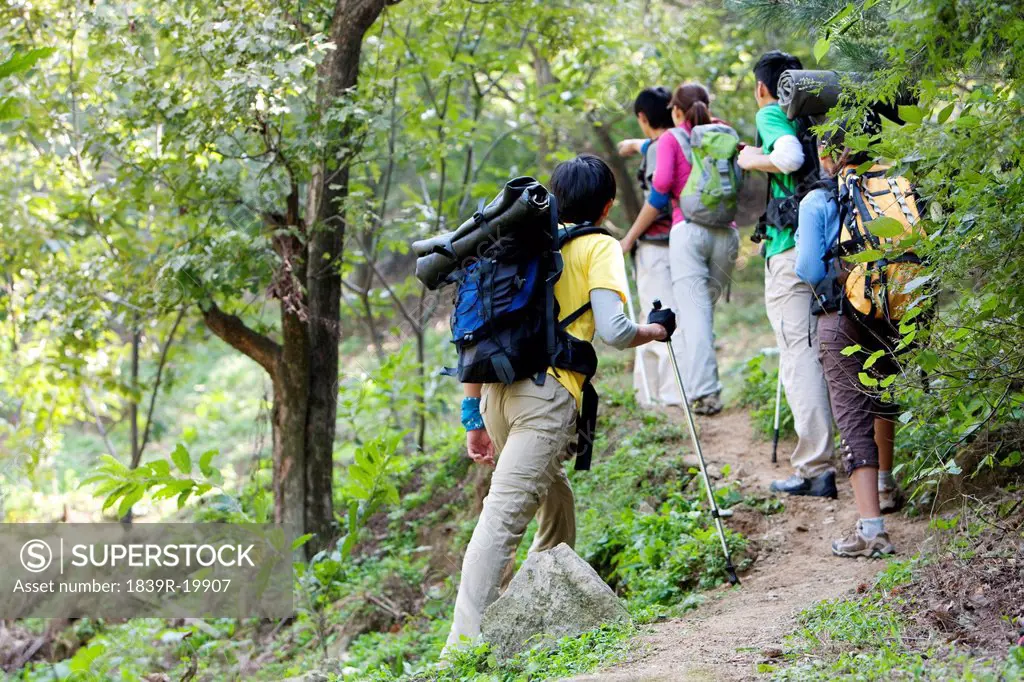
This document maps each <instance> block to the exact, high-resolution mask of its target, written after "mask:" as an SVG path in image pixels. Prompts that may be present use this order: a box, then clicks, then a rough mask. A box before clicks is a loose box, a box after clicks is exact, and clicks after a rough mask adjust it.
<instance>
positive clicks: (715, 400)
mask: <svg viewBox="0 0 1024 682" xmlns="http://www.w3.org/2000/svg"><path fill="white" fill-rule="evenodd" d="M724 407H725V405H724V404H723V403H722V398H721V396H720V395H719V394H718V393H710V394H708V395H706V396H704V397H703V398H697V399H696V400H694V401H693V402H692V403H690V408H691V409H692V410H693V413H694V414H700V415H704V416H706V417H710V416H711V415H713V414H718V413H719V412H721V411H722V408H724Z"/></svg>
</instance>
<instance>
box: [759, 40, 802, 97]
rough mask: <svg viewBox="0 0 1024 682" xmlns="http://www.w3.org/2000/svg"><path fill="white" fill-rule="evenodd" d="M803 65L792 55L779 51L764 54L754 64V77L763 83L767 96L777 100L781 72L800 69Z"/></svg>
mask: <svg viewBox="0 0 1024 682" xmlns="http://www.w3.org/2000/svg"><path fill="white" fill-rule="evenodd" d="M802 68H804V65H803V64H802V63H800V60H799V59H797V58H796V57H794V56H793V55H791V54H789V53H787V52H782V51H780V50H772V51H771V52H765V53H764V54H763V55H761V58H760V59H758V60H757V64H754V77H755V78H757V80H759V81H761V82H762V83H764V85H765V87H766V88H768V92H769V94H771V96H772V97H774V98H776V99H778V97H779V77H780V76H781V75H782V72H783V71H788V70H790V69H802Z"/></svg>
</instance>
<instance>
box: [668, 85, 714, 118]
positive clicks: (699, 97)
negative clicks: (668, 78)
mask: <svg viewBox="0 0 1024 682" xmlns="http://www.w3.org/2000/svg"><path fill="white" fill-rule="evenodd" d="M670 106H672V107H676V108H678V109H679V110H680V111H682V112H683V117H684V118H685V120H686V122H687V123H689V124H690V127H693V126H702V125H707V124H708V123H711V97H710V95H708V90H707V88H705V87H704V86H703V85H701V84H700V83H683V84H682V85H680V86H679V87H678V88H676V91H675V92H674V93H673V94H672V102H671V103H670Z"/></svg>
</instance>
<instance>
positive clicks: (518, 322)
mask: <svg viewBox="0 0 1024 682" xmlns="http://www.w3.org/2000/svg"><path fill="white" fill-rule="evenodd" d="M512 183H518V184H519V185H520V186H521V185H522V179H517V180H514V181H512V182H511V183H509V184H510V185H511V184H512ZM533 183H534V185H532V186H531V187H530V189H529V191H530V192H531V193H532V197H533V200H534V201H536V198H537V194H538V192H539V191H541V190H542V191H543V193H544V195H546V210H544V211H543V212H541V213H539V214H537V215H534V216H533V217H531V218H529V219H526V220H525V222H524V224H519V225H514V226H511V229H510V226H509V225H505V226H504V230H503V235H502V237H501V238H500V239H497V240H490V241H488V242H487V243H486V244H485V245H484V246H483V248H478V249H477V252H478V253H479V255H478V256H473V257H470V258H467V259H465V260H464V261H462V262H461V263H460V264H459V267H458V268H457V269H456V270H454V271H453V272H452V273H451V274H450V275H448V278H447V282H449V283H454V284H456V290H455V300H454V307H453V310H452V314H451V331H452V343H453V344H454V345H455V348H456V349H457V350H458V353H459V362H458V365H457V366H456V367H455V368H449V369H446V370H445V372H444V373H446V374H449V375H454V376H457V377H458V378H459V381H462V382H463V383H499V382H500V383H503V384H511V383H514V382H516V381H521V380H523V379H530V380H532V381H534V382H536V383H537V385H539V386H540V385H543V384H544V382H545V381H546V380H547V369H548V367H554V368H555V370H556V371H557V370H559V369H565V370H569V371H574V372H578V373H580V374H582V375H583V376H584V377H586V381H585V382H584V385H583V401H582V407H581V411H580V414H579V416H578V418H577V433H578V436H579V437H578V439H577V445H576V451H575V455H576V464H575V467H576V469H589V468H590V459H591V454H592V451H593V438H594V426H595V423H596V420H597V392H596V391H595V390H594V387H593V385H592V383H591V378H592V377H593V376H594V373H595V372H596V371H597V353H596V352H595V350H594V347H593V346H592V345H591V344H590V343H589V342H586V341H583V340H582V339H577V338H575V337H573V336H572V335H570V334H569V333H568V332H566V328H567V327H568V326H569V325H570V324H572V323H573V322H575V321H576V320H577V319H579V317H580V316H582V315H583V314H584V313H586V312H587V311H588V310H590V303H589V302H587V303H586V304H585V305H583V306H581V307H580V308H579V309H577V310H574V311H572V312H571V313H570V314H569V315H567V316H566V317H564V318H561V319H560V310H559V306H558V301H557V300H556V299H555V293H554V287H555V283H556V282H557V281H558V278H559V277H560V276H561V274H562V267H563V264H562V254H561V248H562V246H564V245H565V244H566V243H568V242H569V241H570V240H572V239H575V238H577V237H582V236H584V235H588V234H608V232H607V231H606V230H604V229H603V228H600V227H596V226H594V225H592V224H589V223H585V224H581V225H573V226H569V227H560V226H559V223H558V205H557V201H556V199H555V197H554V195H552V194H550V193H548V192H547V190H545V189H544V188H543V186H541V185H540V183H537V182H536V181H533ZM538 188H539V189H538ZM499 196H500V195H499ZM485 216H486V210H485V209H482V210H481V211H478V212H477V213H476V214H475V215H474V218H473V220H477V221H479V222H480V223H481V228H483V227H484V226H483V223H485V222H486V221H487V218H486V217H485ZM460 229H461V228H460Z"/></svg>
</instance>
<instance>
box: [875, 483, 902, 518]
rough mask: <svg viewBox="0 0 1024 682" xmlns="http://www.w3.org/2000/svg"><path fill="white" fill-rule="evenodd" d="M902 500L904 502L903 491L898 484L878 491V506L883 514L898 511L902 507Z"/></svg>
mask: <svg viewBox="0 0 1024 682" xmlns="http://www.w3.org/2000/svg"><path fill="white" fill-rule="evenodd" d="M904 502H906V498H904V497H903V491H902V490H900V489H899V486H893V487H892V488H889V489H888V490H879V491H878V506H879V508H880V509H881V510H882V513H883V514H892V513H893V512H897V511H899V510H900V509H902V508H903V503H904Z"/></svg>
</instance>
